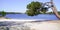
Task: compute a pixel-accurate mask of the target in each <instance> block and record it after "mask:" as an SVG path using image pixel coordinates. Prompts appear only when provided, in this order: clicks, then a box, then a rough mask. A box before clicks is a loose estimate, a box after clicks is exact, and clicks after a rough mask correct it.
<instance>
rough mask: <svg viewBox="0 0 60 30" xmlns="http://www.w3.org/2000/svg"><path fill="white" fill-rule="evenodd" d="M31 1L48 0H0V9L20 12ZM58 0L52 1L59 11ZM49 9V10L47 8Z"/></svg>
mask: <svg viewBox="0 0 60 30" xmlns="http://www.w3.org/2000/svg"><path fill="white" fill-rule="evenodd" d="M32 1H39V2H48V1H50V0H0V11H6V12H22V13H24V12H25V11H26V9H27V8H26V6H27V4H29V3H30V2H32ZM59 2H60V0H54V3H55V5H56V7H57V9H58V11H60V3H59ZM49 11H51V10H49Z"/></svg>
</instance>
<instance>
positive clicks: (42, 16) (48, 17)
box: [6, 14, 58, 20]
mask: <svg viewBox="0 0 60 30" xmlns="http://www.w3.org/2000/svg"><path fill="white" fill-rule="evenodd" d="M6 17H7V18H12V19H45V20H58V18H57V17H56V16H55V15H54V14H39V15H37V16H28V15H26V14H7V15H6Z"/></svg>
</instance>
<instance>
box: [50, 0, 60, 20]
mask: <svg viewBox="0 0 60 30" xmlns="http://www.w3.org/2000/svg"><path fill="white" fill-rule="evenodd" d="M51 5H52V6H53V7H52V8H51V9H52V10H53V12H54V14H55V15H56V17H58V18H59V19H60V15H59V14H58V11H57V9H56V7H55V5H54V3H53V0H51Z"/></svg>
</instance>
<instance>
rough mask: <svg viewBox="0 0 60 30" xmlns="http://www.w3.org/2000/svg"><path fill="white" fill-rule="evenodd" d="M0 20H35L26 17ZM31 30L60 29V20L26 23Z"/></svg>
mask: <svg viewBox="0 0 60 30" xmlns="http://www.w3.org/2000/svg"><path fill="white" fill-rule="evenodd" d="M0 21H20V22H22V21H35V20H24V19H0ZM24 25H27V26H29V27H30V28H31V30H60V20H54V21H44V22H32V23H25V24H24Z"/></svg>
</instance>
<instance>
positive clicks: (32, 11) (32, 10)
mask: <svg viewBox="0 0 60 30" xmlns="http://www.w3.org/2000/svg"><path fill="white" fill-rule="evenodd" d="M40 8H41V9H40ZM27 9H28V10H26V14H27V15H29V16H34V15H38V14H40V13H41V12H43V13H46V11H47V8H46V7H45V8H44V7H42V3H41V2H34V1H33V2H31V3H29V4H28V5H27ZM38 9H39V10H41V12H40V11H38Z"/></svg>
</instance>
